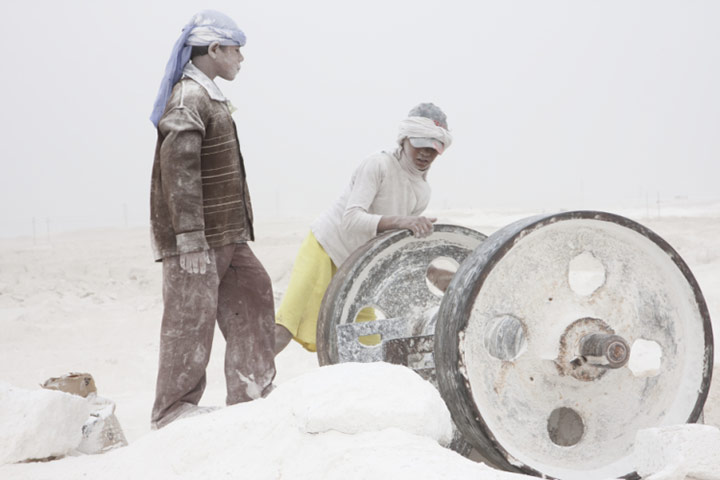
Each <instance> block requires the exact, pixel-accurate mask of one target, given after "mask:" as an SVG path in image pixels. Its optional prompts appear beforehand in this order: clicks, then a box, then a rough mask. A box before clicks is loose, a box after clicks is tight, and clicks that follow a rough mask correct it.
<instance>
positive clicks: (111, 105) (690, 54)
mask: <svg viewBox="0 0 720 480" xmlns="http://www.w3.org/2000/svg"><path fill="white" fill-rule="evenodd" d="M204 8H214V9H218V10H221V11H223V12H225V13H227V14H228V15H230V16H231V17H233V18H234V19H235V20H236V22H237V23H238V25H239V26H240V27H241V28H242V29H243V30H244V31H245V33H246V35H247V37H248V42H247V45H246V46H245V48H244V49H243V53H244V55H245V58H246V60H245V62H244V63H243V67H242V70H241V72H240V74H239V76H238V78H237V79H236V80H235V81H234V82H232V83H228V82H225V81H222V80H219V81H218V84H219V86H220V88H221V89H222V90H223V92H224V93H225V94H226V96H227V97H229V98H230V99H231V100H232V102H233V103H234V104H235V105H236V106H237V107H238V108H239V111H238V112H236V113H235V114H234V117H235V120H236V123H237V124H238V129H239V133H240V142H241V146H242V150H243V155H244V157H245V162H246V168H247V172H248V182H249V185H250V192H251V194H252V197H253V204H254V208H255V211H256V216H257V217H258V218H261V219H265V220H267V219H271V218H287V217H293V216H302V217H309V218H312V217H314V216H315V215H317V214H319V213H320V212H321V211H322V210H323V209H324V208H325V207H326V206H327V205H328V204H329V203H330V202H331V201H332V200H333V199H334V198H335V197H336V196H337V195H338V194H339V193H340V191H341V190H342V188H343V186H344V185H345V183H346V182H347V181H348V179H349V176H350V174H351V172H352V170H353V169H354V167H355V166H356V165H357V164H358V163H359V162H360V161H361V160H362V159H363V158H364V157H366V156H367V155H368V154H370V153H372V152H374V151H377V150H380V149H390V148H394V145H395V135H396V132H397V124H398V122H399V120H400V119H401V118H403V117H404V116H406V115H407V112H408V110H409V109H410V108H411V107H412V106H414V105H415V104H416V103H419V102H423V101H432V102H434V103H436V104H437V105H439V106H440V107H441V108H443V109H444V110H445V112H446V113H447V115H448V122H449V125H450V129H451V131H452V133H453V135H454V137H455V142H454V143H453V145H452V147H451V148H450V149H448V151H447V152H446V153H445V154H444V155H443V156H441V157H439V158H438V160H437V161H436V162H435V164H434V165H433V168H432V170H431V172H430V175H429V181H430V183H431V185H432V188H433V200H432V202H431V207H434V208H447V207H457V208H468V207H474V208H492V207H495V206H498V207H507V206H525V207H527V206H530V207H533V208H542V209H549V210H552V209H557V208H566V209H576V208H597V207H598V206H605V205H607V204H614V203H618V204H619V203H623V202H625V203H636V204H638V205H642V204H644V203H645V202H646V200H647V199H650V201H652V202H655V201H656V200H657V197H658V195H659V196H660V198H661V200H666V199H672V198H675V197H678V196H679V197H689V198H691V199H701V198H720V193H719V190H718V188H717V186H716V185H717V182H718V178H719V177H720V175H719V174H720V87H719V86H720V28H718V26H719V25H720V2H717V1H714V0H708V1H693V0H677V1H673V2H669V1H660V0H648V1H634V0H622V1H598V0H592V1H589V0H567V1H538V0H527V1H509V0H502V1H501V0H497V1H492V2H489V1H469V0H466V1H454V0H445V1H441V2H439V1H424V0H412V1H410V0H408V1H393V0H382V1H380V0H362V1H353V2H347V1H340V0H335V1H333V0H304V1H290V0H277V1H271V0H267V1H253V2H238V1H226V0H221V1H213V2H200V1H177V0H173V1H165V2H157V1H153V2H150V1H144V2H140V1H135V0H132V1H128V0H126V1H122V2H119V1H113V2H105V1H100V0H95V1H92V2H91V1H73V0H65V1H62V2H59V1H55V0H40V1H36V2H12V3H10V4H9V5H6V9H5V22H3V23H4V25H3V28H2V30H0V38H1V39H2V45H3V56H2V57H3V74H2V78H1V79H0V85H1V86H2V92H3V93H4V99H3V104H4V105H3V108H2V110H1V115H2V129H0V132H1V133H0V135H2V138H1V140H2V143H1V145H2V162H3V167H4V168H3V173H2V175H0V189H1V192H2V193H1V194H0V195H2V196H1V197H0V199H1V200H2V201H1V202H0V220H1V221H0V235H3V236H7V235H31V234H32V231H33V230H32V228H33V227H32V222H33V218H34V219H35V222H36V229H37V231H38V232H42V233H44V232H45V231H46V229H47V228H48V226H49V228H50V229H51V230H52V231H57V230H61V229H68V228H87V227H96V226H123V225H124V224H125V223H128V224H130V225H143V224H147V223H148V220H147V219H148V217H149V213H148V212H149V207H148V204H149V184H150V170H151V166H152V160H153V153H154V147H155V130H154V127H153V126H152V124H151V123H150V121H149V120H148V116H149V114H150V111H151V108H152V104H153V101H154V98H155V94H156V92H157V87H158V85H159V82H160V79H161V77H162V74H163V71H164V67H165V63H166V62H167V59H168V55H169V54H170V50H171V48H172V45H173V43H174V42H175V40H176V38H177V36H178V35H179V33H180V29H181V28H182V26H183V25H184V24H185V23H186V22H187V21H188V20H189V18H190V17H191V16H192V15H193V13H195V12H196V11H198V10H201V9H204Z"/></svg>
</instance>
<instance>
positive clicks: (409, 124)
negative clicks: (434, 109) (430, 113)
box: [397, 117, 452, 151]
mask: <svg viewBox="0 0 720 480" xmlns="http://www.w3.org/2000/svg"><path fill="white" fill-rule="evenodd" d="M406 138H432V139H434V140H437V141H438V142H440V143H442V151H444V150H445V149H446V148H448V147H449V146H450V144H451V143H452V135H450V132H449V131H448V130H447V129H445V128H443V127H441V126H439V125H437V124H436V123H435V121H433V120H431V119H429V118H426V117H407V118H406V119H404V120H402V121H401V122H400V128H399V131H398V136H397V142H398V144H400V145H402V143H403V140H405V139H406Z"/></svg>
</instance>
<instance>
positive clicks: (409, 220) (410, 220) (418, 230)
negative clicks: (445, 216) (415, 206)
mask: <svg viewBox="0 0 720 480" xmlns="http://www.w3.org/2000/svg"><path fill="white" fill-rule="evenodd" d="M436 221H437V218H430V217H404V218H403V226H402V228H407V229H408V230H410V231H411V232H412V234H413V235H415V236H416V237H418V238H423V237H427V236H428V235H430V234H431V233H432V232H433V223H435V222H436Z"/></svg>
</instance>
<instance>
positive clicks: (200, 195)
mask: <svg viewBox="0 0 720 480" xmlns="http://www.w3.org/2000/svg"><path fill="white" fill-rule="evenodd" d="M252 220H253V216H252V205H251V203H250V195H249V193H248V188H247V183H246V181H245V166H244V164H243V158H242V154H241V153H240V145H239V143H238V139H237V130H236V129H235V122H234V121H233V119H232V117H231V116H230V111H229V110H228V107H227V104H226V103H225V102H218V101H214V100H212V99H211V98H210V96H209V95H208V93H207V91H206V90H205V88H203V87H202V86H201V85H200V84H198V83H197V82H196V81H194V80H192V79H190V78H183V79H182V80H180V81H179V82H178V83H177V84H176V85H175V88H174V89H173V92H172V95H171V97H170V100H169V101H168V106H167V108H166V110H165V113H164V115H163V117H162V118H161V119H160V122H159V124H158V140H157V147H156V149H155V162H154V165H153V172H152V186H151V192H150V223H151V226H152V240H153V251H154V253H155V259H156V260H161V259H163V258H165V257H168V256H172V255H178V254H181V253H189V252H196V251H200V250H207V249H208V248H214V247H220V246H223V245H229V244H231V243H237V242H243V241H247V240H253V239H254V233H253V226H252Z"/></svg>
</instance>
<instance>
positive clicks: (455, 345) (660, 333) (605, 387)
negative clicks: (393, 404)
mask: <svg viewBox="0 0 720 480" xmlns="http://www.w3.org/2000/svg"><path fill="white" fill-rule="evenodd" d="M643 354H644V355H645V356H643ZM434 355H435V364H436V369H437V376H438V383H439V387H440V391H441V393H442V395H443V398H444V399H445V401H446V403H447V405H448V407H449V408H450V411H451V413H452V415H453V419H454V421H455V423H456V425H457V426H458V427H459V428H460V430H461V432H462V433H463V437H464V438H465V439H466V440H467V441H469V442H470V443H471V444H472V445H473V446H474V447H475V448H476V449H478V450H479V451H481V452H482V453H483V455H484V456H485V457H486V458H487V459H488V460H489V461H490V462H492V463H494V464H495V465H496V466H497V467H500V468H503V469H506V470H510V471H520V472H524V473H529V474H534V475H538V476H545V477H548V478H560V479H564V480H567V479H578V480H580V479H582V480H600V479H607V478H617V477H621V476H622V477H624V478H638V477H637V475H636V474H635V473H634V472H633V466H632V459H631V457H630V454H631V453H632V445H633V442H634V439H635V434H636V432H637V431H638V430H640V429H642V428H648V427H657V426H663V425H672V424H681V423H686V422H695V421H697V419H698V417H699V416H700V414H701V412H702V408H703V404H704V402H705V399H706V397H707V393H708V390H709V387H710V379H711V375H712V359H713V337H712V330H711V324H710V318H709V315H708V310H707V306H706V303H705V300H704V298H703V296H702V293H701V292H700V288H699V287H698V284H697V282H696V280H695V278H694V277H693V275H692V273H691V272H690V270H689V269H688V267H687V265H686V264H685V262H684V261H683V260H682V259H681V258H680V256H679V255H678V253H677V252H676V251H675V250H673V248H672V247H670V246H669V245H668V244H667V243H666V242H665V241H664V240H663V239H661V238H660V237H659V236H658V235H656V234H655V233H653V232H652V231H650V230H649V229H647V228H645V227H643V226H642V225H639V224H637V223H635V222H633V221H631V220H628V219H626V218H623V217H620V216H616V215H612V214H608V213H602V212H587V211H581V212H566V213H560V214H556V215H542V216H537V217H532V218H528V219H524V220H521V221H518V222H516V223H513V224H511V225H509V226H507V227H505V228H503V229H501V230H499V231H498V232H496V233H495V234H493V235H491V236H490V237H489V238H488V239H487V240H486V241H485V242H483V243H482V244H481V245H480V246H479V247H478V248H477V249H476V250H475V251H474V252H473V253H472V254H471V255H470V256H469V257H468V258H467V259H466V260H465V262H463V264H462V265H461V266H460V268H459V270H458V272H457V273H456V274H455V276H454V278H453V280H452V282H451V283H450V285H449V287H448V289H447V291H446V293H445V297H444V299H443V301H442V304H441V306H440V310H439V312H438V320H437V327H436V330H435V346H434ZM628 359H629V362H628Z"/></svg>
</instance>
